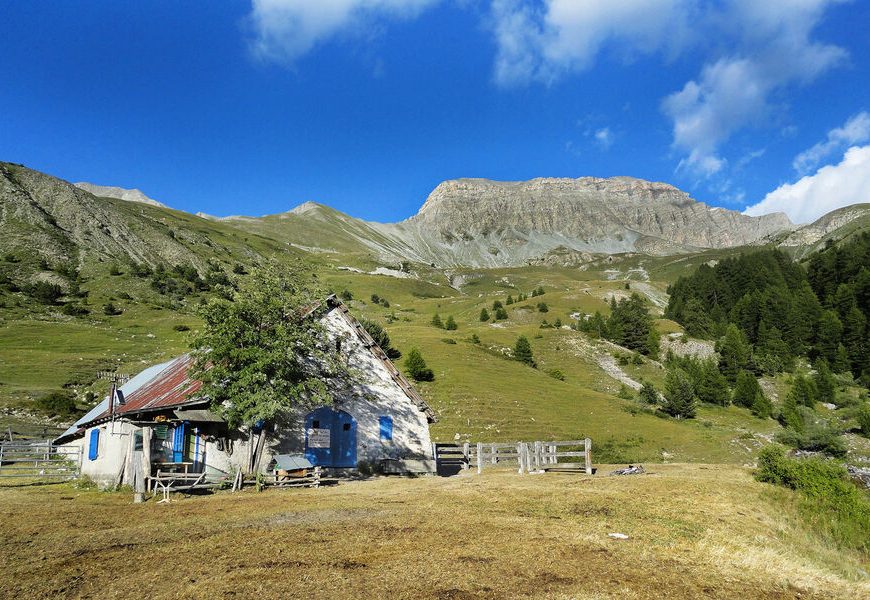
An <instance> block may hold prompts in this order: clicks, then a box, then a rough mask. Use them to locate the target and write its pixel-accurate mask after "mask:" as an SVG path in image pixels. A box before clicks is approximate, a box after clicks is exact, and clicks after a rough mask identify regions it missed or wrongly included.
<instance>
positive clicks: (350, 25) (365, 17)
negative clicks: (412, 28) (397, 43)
mask: <svg viewBox="0 0 870 600" xmlns="http://www.w3.org/2000/svg"><path fill="white" fill-rule="evenodd" d="M438 1H439V0H316V1H315V0H252V9H251V13H250V15H248V20H249V23H250V25H251V28H252V30H253V33H254V37H253V39H252V40H251V50H252V52H253V53H254V55H255V56H257V57H258V58H261V59H264V60H268V61H272V62H278V63H285V64H292V63H293V62H294V61H296V60H297V59H299V58H300V57H301V56H303V55H304V54H306V53H308V52H309V51H311V50H312V49H313V48H314V47H315V46H316V45H317V44H318V43H321V42H323V41H325V40H327V39H329V38H330V37H333V36H335V35H338V34H341V33H346V32H350V31H363V30H364V28H365V26H366V25H369V24H370V23H371V22H372V20H377V19H384V18H411V17H415V16H417V15H418V14H419V13H420V12H421V11H422V10H424V9H425V8H427V7H429V6H431V5H433V4H435V3H436V2H438Z"/></svg>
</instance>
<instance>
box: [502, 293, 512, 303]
mask: <svg viewBox="0 0 870 600" xmlns="http://www.w3.org/2000/svg"><path fill="white" fill-rule="evenodd" d="M504 303H505V304H507V305H511V304H513V303H514V298H513V296H511V295H510V294H508V297H507V300H505V301H504Z"/></svg>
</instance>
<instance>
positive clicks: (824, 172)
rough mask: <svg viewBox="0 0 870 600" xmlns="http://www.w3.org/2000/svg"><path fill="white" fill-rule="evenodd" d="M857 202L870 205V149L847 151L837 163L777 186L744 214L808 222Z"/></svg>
mask: <svg viewBox="0 0 870 600" xmlns="http://www.w3.org/2000/svg"><path fill="white" fill-rule="evenodd" d="M860 202H870V146H853V147H852V148H849V149H848V150H847V151H846V154H845V156H844V157H843V160H842V161H841V162H840V163H839V164H836V165H827V166H824V167H822V168H821V169H819V170H818V171H816V173H815V174H814V175H807V176H806V177H803V178H801V179H800V180H799V181H797V182H795V183H786V184H783V185H781V186H779V187H778V188H776V189H775V190H773V191H772V192H770V193H769V194H767V196H765V197H764V200H762V201H761V202H759V203H758V204H756V205H754V206H750V207H749V208H747V209H746V210H745V211H744V214H747V215H753V216H757V215H764V214H768V213H772V212H784V213H786V214H787V215H788V216H789V218H790V219H791V220H792V221H793V222H795V223H809V222H811V221H814V220H816V219H818V218H819V217H821V216H822V215H824V214H825V213H828V212H830V211H832V210H834V209H836V208H840V207H843V206H849V205H850V204H857V203H860Z"/></svg>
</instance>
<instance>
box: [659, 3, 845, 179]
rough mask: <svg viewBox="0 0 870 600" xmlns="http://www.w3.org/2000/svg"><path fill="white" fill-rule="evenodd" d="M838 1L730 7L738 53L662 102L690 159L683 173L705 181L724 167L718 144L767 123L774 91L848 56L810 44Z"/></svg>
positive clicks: (710, 64) (678, 145)
mask: <svg viewBox="0 0 870 600" xmlns="http://www.w3.org/2000/svg"><path fill="white" fill-rule="evenodd" d="M839 1H840V0H788V1H781V2H756V1H754V0H735V1H733V2H732V3H731V6H730V7H728V8H727V9H726V14H725V15H724V18H723V20H722V22H724V23H727V24H728V25H727V29H726V31H725V33H726V34H730V35H733V36H734V43H735V45H736V47H737V49H738V52H737V53H734V54H733V55H730V56H725V57H722V58H719V59H718V60H715V61H713V62H708V63H707V64H706V65H705V66H704V68H703V69H702V71H701V74H700V77H698V78H697V79H696V80H692V81H689V82H688V83H686V84H685V86H683V89H682V90H680V91H679V92H675V93H673V94H671V95H670V96H668V97H667V98H665V100H664V101H663V103H662V108H663V110H664V112H665V114H667V115H668V116H669V117H670V118H671V120H672V121H673V144H674V147H675V148H676V149H677V150H679V151H681V152H683V153H685V154H686V155H687V156H686V158H684V159H683V161H682V162H681V164H680V166H681V167H682V168H685V169H688V170H691V171H693V172H695V173H697V174H700V175H705V176H709V175H712V174H713V173H716V172H717V171H719V170H721V169H722V167H723V166H724V162H723V159H722V158H721V157H719V156H718V149H719V147H720V146H721V144H722V143H724V142H725V141H726V140H728V139H729V138H730V137H731V136H732V135H733V134H734V133H735V132H737V131H739V130H741V129H743V128H745V127H750V126H757V125H760V124H762V123H764V122H766V121H767V120H768V118H769V115H770V113H771V105H770V98H771V96H772V95H773V94H774V93H776V92H778V91H779V90H781V89H783V88H786V87H788V86H790V85H800V84H806V83H809V82H811V81H813V80H814V79H816V78H817V77H818V76H819V75H820V74H821V73H823V72H825V71H827V70H828V69H830V68H831V67H833V66H834V65H836V64H837V63H839V62H840V61H841V60H842V59H844V58H845V56H846V53H845V51H844V50H842V49H841V48H838V47H836V46H830V45H825V44H821V43H818V42H814V41H812V40H811V39H810V34H811V32H812V30H813V28H814V27H815V26H816V24H817V23H818V22H819V20H820V19H821V17H822V15H823V13H824V10H825V9H826V8H827V7H828V6H829V5H831V4H833V3H835V2H839Z"/></svg>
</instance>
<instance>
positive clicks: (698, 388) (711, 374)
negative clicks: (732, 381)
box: [695, 360, 728, 406]
mask: <svg viewBox="0 0 870 600" xmlns="http://www.w3.org/2000/svg"><path fill="white" fill-rule="evenodd" d="M695 393H696V394H697V395H698V400H700V401H701V402H705V403H707V404H716V405H718V406H727V405H728V381H727V380H726V379H725V376H724V375H722V372H721V371H719V367H718V365H717V364H716V362H715V361H713V360H708V361H705V362H704V365H703V368H702V370H701V374H700V378H699V379H698V381H697V383H696V384H695Z"/></svg>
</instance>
